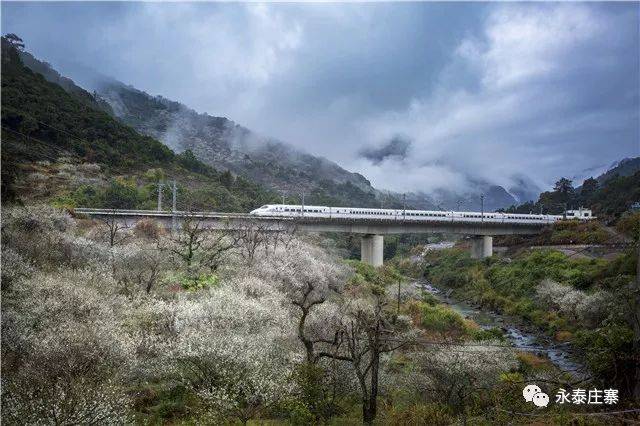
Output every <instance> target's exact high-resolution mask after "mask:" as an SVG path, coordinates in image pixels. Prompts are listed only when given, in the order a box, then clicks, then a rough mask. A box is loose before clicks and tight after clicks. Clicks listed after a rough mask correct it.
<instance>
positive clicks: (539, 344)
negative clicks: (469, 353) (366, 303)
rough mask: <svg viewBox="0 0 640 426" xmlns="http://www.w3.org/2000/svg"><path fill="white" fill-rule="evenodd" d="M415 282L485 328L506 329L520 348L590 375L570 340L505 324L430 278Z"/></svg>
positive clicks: (570, 370)
mask: <svg viewBox="0 0 640 426" xmlns="http://www.w3.org/2000/svg"><path fill="white" fill-rule="evenodd" d="M413 285H414V286H415V287H417V288H420V289H422V290H424V291H426V292H429V293H431V294H432V295H433V296H435V297H436V298H437V299H438V300H439V301H440V302H442V303H445V304H447V305H449V306H450V307H451V308H452V309H453V310H454V311H456V312H458V313H459V314H461V315H462V316H464V317H465V318H470V319H472V320H473V321H475V322H476V323H478V325H480V327H482V328H484V329H488V328H493V327H497V328H500V329H502V330H503V331H504V333H505V335H506V337H507V339H508V341H509V342H510V343H511V344H512V345H513V346H514V347H515V348H518V349H519V350H522V351H527V352H532V353H534V354H536V355H539V356H543V357H546V358H548V359H549V361H551V362H552V363H553V364H554V365H555V366H556V367H558V368H559V369H560V370H562V371H566V372H568V373H570V374H572V375H573V376H574V377H576V378H580V379H582V378H585V377H587V375H588V374H587V373H586V369H585V367H584V366H583V365H582V364H580V363H578V362H575V361H574V360H572V354H571V352H570V348H569V346H568V345H567V344H558V343H554V342H552V341H549V340H547V339H542V338H541V337H540V336H537V335H536V334H534V333H532V332H528V331H524V330H522V329H521V328H518V327H516V326H514V325H512V324H506V323H505V321H504V318H503V317H502V316H501V315H499V314H496V313H493V312H486V311H481V310H479V309H477V308H474V307H473V306H470V305H469V304H467V303H464V302H459V301H455V300H452V299H451V298H450V297H449V294H448V293H444V292H442V291H441V290H440V289H438V288H436V287H434V286H433V285H432V284H431V283H429V282H427V281H416V282H414V283H413Z"/></svg>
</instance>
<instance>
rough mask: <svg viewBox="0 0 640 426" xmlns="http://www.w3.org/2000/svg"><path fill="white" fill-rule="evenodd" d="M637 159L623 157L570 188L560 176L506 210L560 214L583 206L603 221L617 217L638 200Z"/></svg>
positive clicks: (639, 193)
mask: <svg viewBox="0 0 640 426" xmlns="http://www.w3.org/2000/svg"><path fill="white" fill-rule="evenodd" d="M638 160H640V158H636V159H627V160H624V161H622V162H621V163H620V165H619V166H618V167H615V168H613V169H611V170H609V171H607V172H606V173H604V174H603V175H601V176H599V177H597V178H595V179H594V178H589V179H586V180H585V181H584V183H583V184H582V185H581V186H580V187H578V188H574V186H573V182H572V181H570V180H568V179H566V178H562V179H560V180H558V182H556V184H555V187H554V189H553V190H552V191H546V192H543V193H542V194H540V197H539V199H538V201H536V202H535V203H533V202H529V203H525V204H521V205H519V206H511V207H510V208H508V209H506V211H508V212H514V213H529V212H536V213H537V212H540V211H542V212H544V213H553V214H561V213H562V212H563V211H564V209H565V208H568V209H572V208H578V207H580V206H584V207H587V208H591V209H592V210H593V212H594V214H595V215H596V216H598V217H600V218H602V219H604V220H605V221H613V220H616V219H618V218H619V217H620V216H621V215H623V214H624V213H625V212H626V211H628V210H629V209H630V207H631V205H632V204H633V203H635V202H637V201H640V170H638Z"/></svg>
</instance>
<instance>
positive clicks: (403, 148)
mask: <svg viewBox="0 0 640 426" xmlns="http://www.w3.org/2000/svg"><path fill="white" fill-rule="evenodd" d="M410 146H411V142H410V141H408V140H407V139H405V138H403V137H402V136H394V137H393V138H391V140H390V141H389V142H387V143H386V144H384V145H382V146H380V147H376V148H371V147H369V148H364V149H362V150H361V151H360V156H361V157H363V158H366V159H367V160H369V161H371V162H372V163H373V164H375V165H379V164H380V163H382V162H383V161H385V160H387V159H394V160H400V161H401V160H404V159H405V158H406V157H407V154H408V152H409V147H410Z"/></svg>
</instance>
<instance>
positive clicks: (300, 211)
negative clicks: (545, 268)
mask: <svg viewBox="0 0 640 426" xmlns="http://www.w3.org/2000/svg"><path fill="white" fill-rule="evenodd" d="M251 214H253V215H257V216H276V217H278V216H279V217H303V216H304V217H312V218H328V219H341V218H344V219H380V220H411V221H420V220H423V221H464V222H499V223H504V222H513V223H553V222H556V221H558V220H564V219H579V220H589V219H593V218H594V217H593V215H592V213H591V210H589V209H583V208H580V209H579V210H568V211H567V212H566V214H564V215H548V214H516V213H496V212H484V213H481V212H454V211H435V210H404V209H371V208H359V207H327V206H301V205H289V204H267V205H265V206H262V207H259V208H257V209H255V210H252V211H251Z"/></svg>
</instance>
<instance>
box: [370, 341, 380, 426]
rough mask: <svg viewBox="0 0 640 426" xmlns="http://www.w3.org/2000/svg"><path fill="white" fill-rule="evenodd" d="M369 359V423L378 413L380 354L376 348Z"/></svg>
mask: <svg viewBox="0 0 640 426" xmlns="http://www.w3.org/2000/svg"><path fill="white" fill-rule="evenodd" d="M371 357H372V359H371V391H370V392H369V414H370V415H371V422H373V420H375V418H376V415H377V413H378V376H379V371H380V353H379V352H378V350H377V347H376V348H374V350H373V352H372V354H371ZM369 424H370V423H369Z"/></svg>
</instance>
